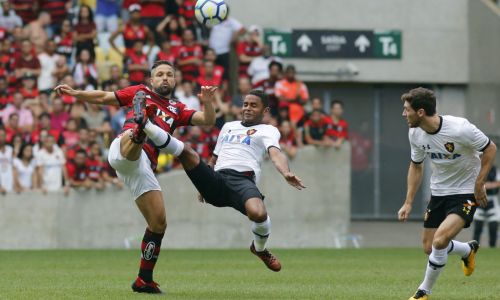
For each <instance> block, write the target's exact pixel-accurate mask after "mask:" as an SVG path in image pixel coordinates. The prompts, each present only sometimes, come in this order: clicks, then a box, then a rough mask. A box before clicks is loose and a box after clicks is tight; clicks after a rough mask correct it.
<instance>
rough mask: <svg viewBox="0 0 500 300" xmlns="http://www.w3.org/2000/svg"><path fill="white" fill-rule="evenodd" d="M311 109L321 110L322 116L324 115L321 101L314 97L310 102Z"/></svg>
mask: <svg viewBox="0 0 500 300" xmlns="http://www.w3.org/2000/svg"><path fill="white" fill-rule="evenodd" d="M311 109H312V110H321V112H322V113H323V115H326V113H325V109H324V108H323V101H321V99H320V98H318V97H314V98H312V100H311Z"/></svg>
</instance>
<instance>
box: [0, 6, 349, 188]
mask: <svg viewBox="0 0 500 300" xmlns="http://www.w3.org/2000/svg"><path fill="white" fill-rule="evenodd" d="M195 3H196V1H194V0H151V1H146V0H142V1H140V0H123V1H120V0H116V1H115V0H93V1H92V0H90V1H89V0H87V1H83V0H81V1H76V0H73V1H71V0H38V1H37V0H34V1H32V0H10V1H8V0H0V4H1V5H0V193H2V194H5V193H6V192H11V191H14V192H22V191H25V190H31V189H36V190H40V191H42V192H43V193H46V192H47V191H55V190H64V192H65V193H68V192H69V190H70V188H85V189H92V188H93V189H97V190H102V189H105V188H106V187H107V186H115V187H116V188H122V185H123V184H122V183H121V182H120V181H119V180H118V179H117V178H116V175H115V174H114V172H113V170H112V169H111V168H110V166H109V164H108V162H107V159H106V155H107V149H108V148H109V145H110V143H111V141H112V140H113V138H114V137H115V136H116V135H117V134H119V133H120V131H121V129H122V125H123V122H124V120H125V111H124V109H120V108H117V107H99V106H96V105H88V104H83V103H80V102H77V101H76V99H74V98H73V97H71V96H67V95H63V96H59V95H57V94H56V93H53V92H52V89H53V88H54V87H55V86H56V85H57V84H60V83H65V84H68V85H70V86H72V87H74V88H78V89H83V90H93V89H102V90H106V91H116V90H118V89H121V88H125V87H127V86H130V85H135V84H147V82H148V81H149V69H150V66H151V65H152V63H153V62H154V61H155V60H159V59H161V60H168V61H170V62H172V63H174V64H175V66H176V67H177V71H176V81H177V86H176V89H175V92H174V95H175V98H177V99H178V100H179V101H181V102H183V103H185V104H186V105H187V106H189V107H191V108H194V109H197V110H198V109H200V101H199V100H198V98H197V96H196V95H197V91H198V90H199V89H200V86H202V85H215V86H218V87H219V89H218V93H217V97H216V98H217V99H216V103H215V107H216V113H217V121H216V125H215V126H205V127H190V128H179V130H177V131H176V133H175V134H176V136H177V137H178V138H180V139H181V140H182V141H184V142H185V143H187V144H188V145H190V146H191V147H192V148H193V149H195V150H196V151H197V152H198V153H199V154H200V156H201V157H202V158H203V159H206V160H208V159H209V158H210V156H211V152H212V150H213V149H214V147H215V144H216V142H217V136H218V133H219V130H220V128H222V126H223V124H224V123H225V122H227V121H232V120H237V119H240V118H241V106H242V98H243V97H244V95H245V94H246V93H248V92H249V91H250V90H251V89H253V88H260V89H263V90H264V91H265V92H266V94H267V95H268V96H269V97H270V106H271V113H270V114H269V118H268V120H266V121H267V122H268V123H270V124H272V125H274V126H276V127H278V128H279V130H280V132H281V135H282V137H281V146H282V149H283V150H284V151H285V152H286V153H287V155H288V156H289V157H290V158H292V159H293V158H294V157H295V155H296V153H297V148H299V147H301V146H302V145H304V144H312V145H316V146H322V147H336V148H338V147H340V145H341V144H342V143H343V141H344V140H346V139H347V138H348V129H347V128H348V125H347V123H346V121H345V120H344V119H342V113H343V103H342V102H341V101H333V103H332V105H331V110H330V111H329V112H328V113H327V112H324V111H323V102H322V100H321V99H320V98H312V99H310V98H311V97H310V95H309V92H308V88H307V86H306V84H305V83H303V82H302V81H300V79H299V78H297V74H296V69H295V67H294V66H293V65H288V66H286V67H284V66H283V61H282V59H281V58H279V57H275V56H272V55H270V52H269V49H268V48H267V47H266V46H265V45H264V44H263V41H262V30H261V28H259V27H258V26H255V25H252V26H248V27H247V28H245V27H244V26H243V25H242V24H241V23H240V22H239V21H237V20H236V19H234V18H232V17H231V16H229V17H228V18H227V19H226V20H225V21H224V22H223V23H221V24H219V25H217V26H215V27H214V28H212V29H211V30H210V31H207V29H205V28H202V27H200V26H199V24H198V23H197V22H196V20H195V17H194V6H195ZM231 51H234V52H235V53H236V56H237V60H236V61H233V60H231V59H230V57H231V55H230V53H231ZM232 63H236V64H237V66H233V65H232ZM230 70H234V72H233V73H231V72H230ZM232 82H234V83H235V85H236V86H237V88H234V89H231V86H230V83H232ZM232 90H235V91H236V92H235V93H231V91H232ZM176 167H179V165H178V163H176V161H175V160H174V159H173V158H172V157H171V156H169V155H163V154H162V155H161V156H160V158H159V164H158V172H166V171H168V170H170V169H172V168H176Z"/></svg>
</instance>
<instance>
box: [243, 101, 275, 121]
mask: <svg viewBox="0 0 500 300" xmlns="http://www.w3.org/2000/svg"><path fill="white" fill-rule="evenodd" d="M267 110H269V108H268V107H264V104H262V100H260V98H259V97H257V96H255V95H247V96H246V97H245V99H244V100H243V108H242V110H241V114H242V120H243V123H245V124H259V123H260V122H262V118H264V113H265V112H266V111H267Z"/></svg>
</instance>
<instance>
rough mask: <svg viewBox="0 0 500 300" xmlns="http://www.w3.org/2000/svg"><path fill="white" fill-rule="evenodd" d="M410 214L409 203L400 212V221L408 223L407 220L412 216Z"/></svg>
mask: <svg viewBox="0 0 500 300" xmlns="http://www.w3.org/2000/svg"><path fill="white" fill-rule="evenodd" d="M410 212H411V205H410V204H407V203H405V204H403V206H402V207H401V208H400V209H399V211H398V219H399V221H403V222H406V220H408V217H409V216H410Z"/></svg>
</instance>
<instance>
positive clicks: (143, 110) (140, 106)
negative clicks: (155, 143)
mask: <svg viewBox="0 0 500 300" xmlns="http://www.w3.org/2000/svg"><path fill="white" fill-rule="evenodd" d="M132 108H133V110H134V122H135V123H136V125H135V126H134V128H133V129H132V134H131V135H130V139H131V140H132V141H133V142H134V143H136V144H142V143H143V142H144V140H145V139H146V134H145V133H144V132H143V129H144V126H146V123H147V122H148V119H152V118H154V116H155V114H156V111H157V110H158V107H157V106H156V105H154V104H151V105H148V106H146V93H144V92H143V91H138V92H137V93H136V94H135V96H134V99H132Z"/></svg>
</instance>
